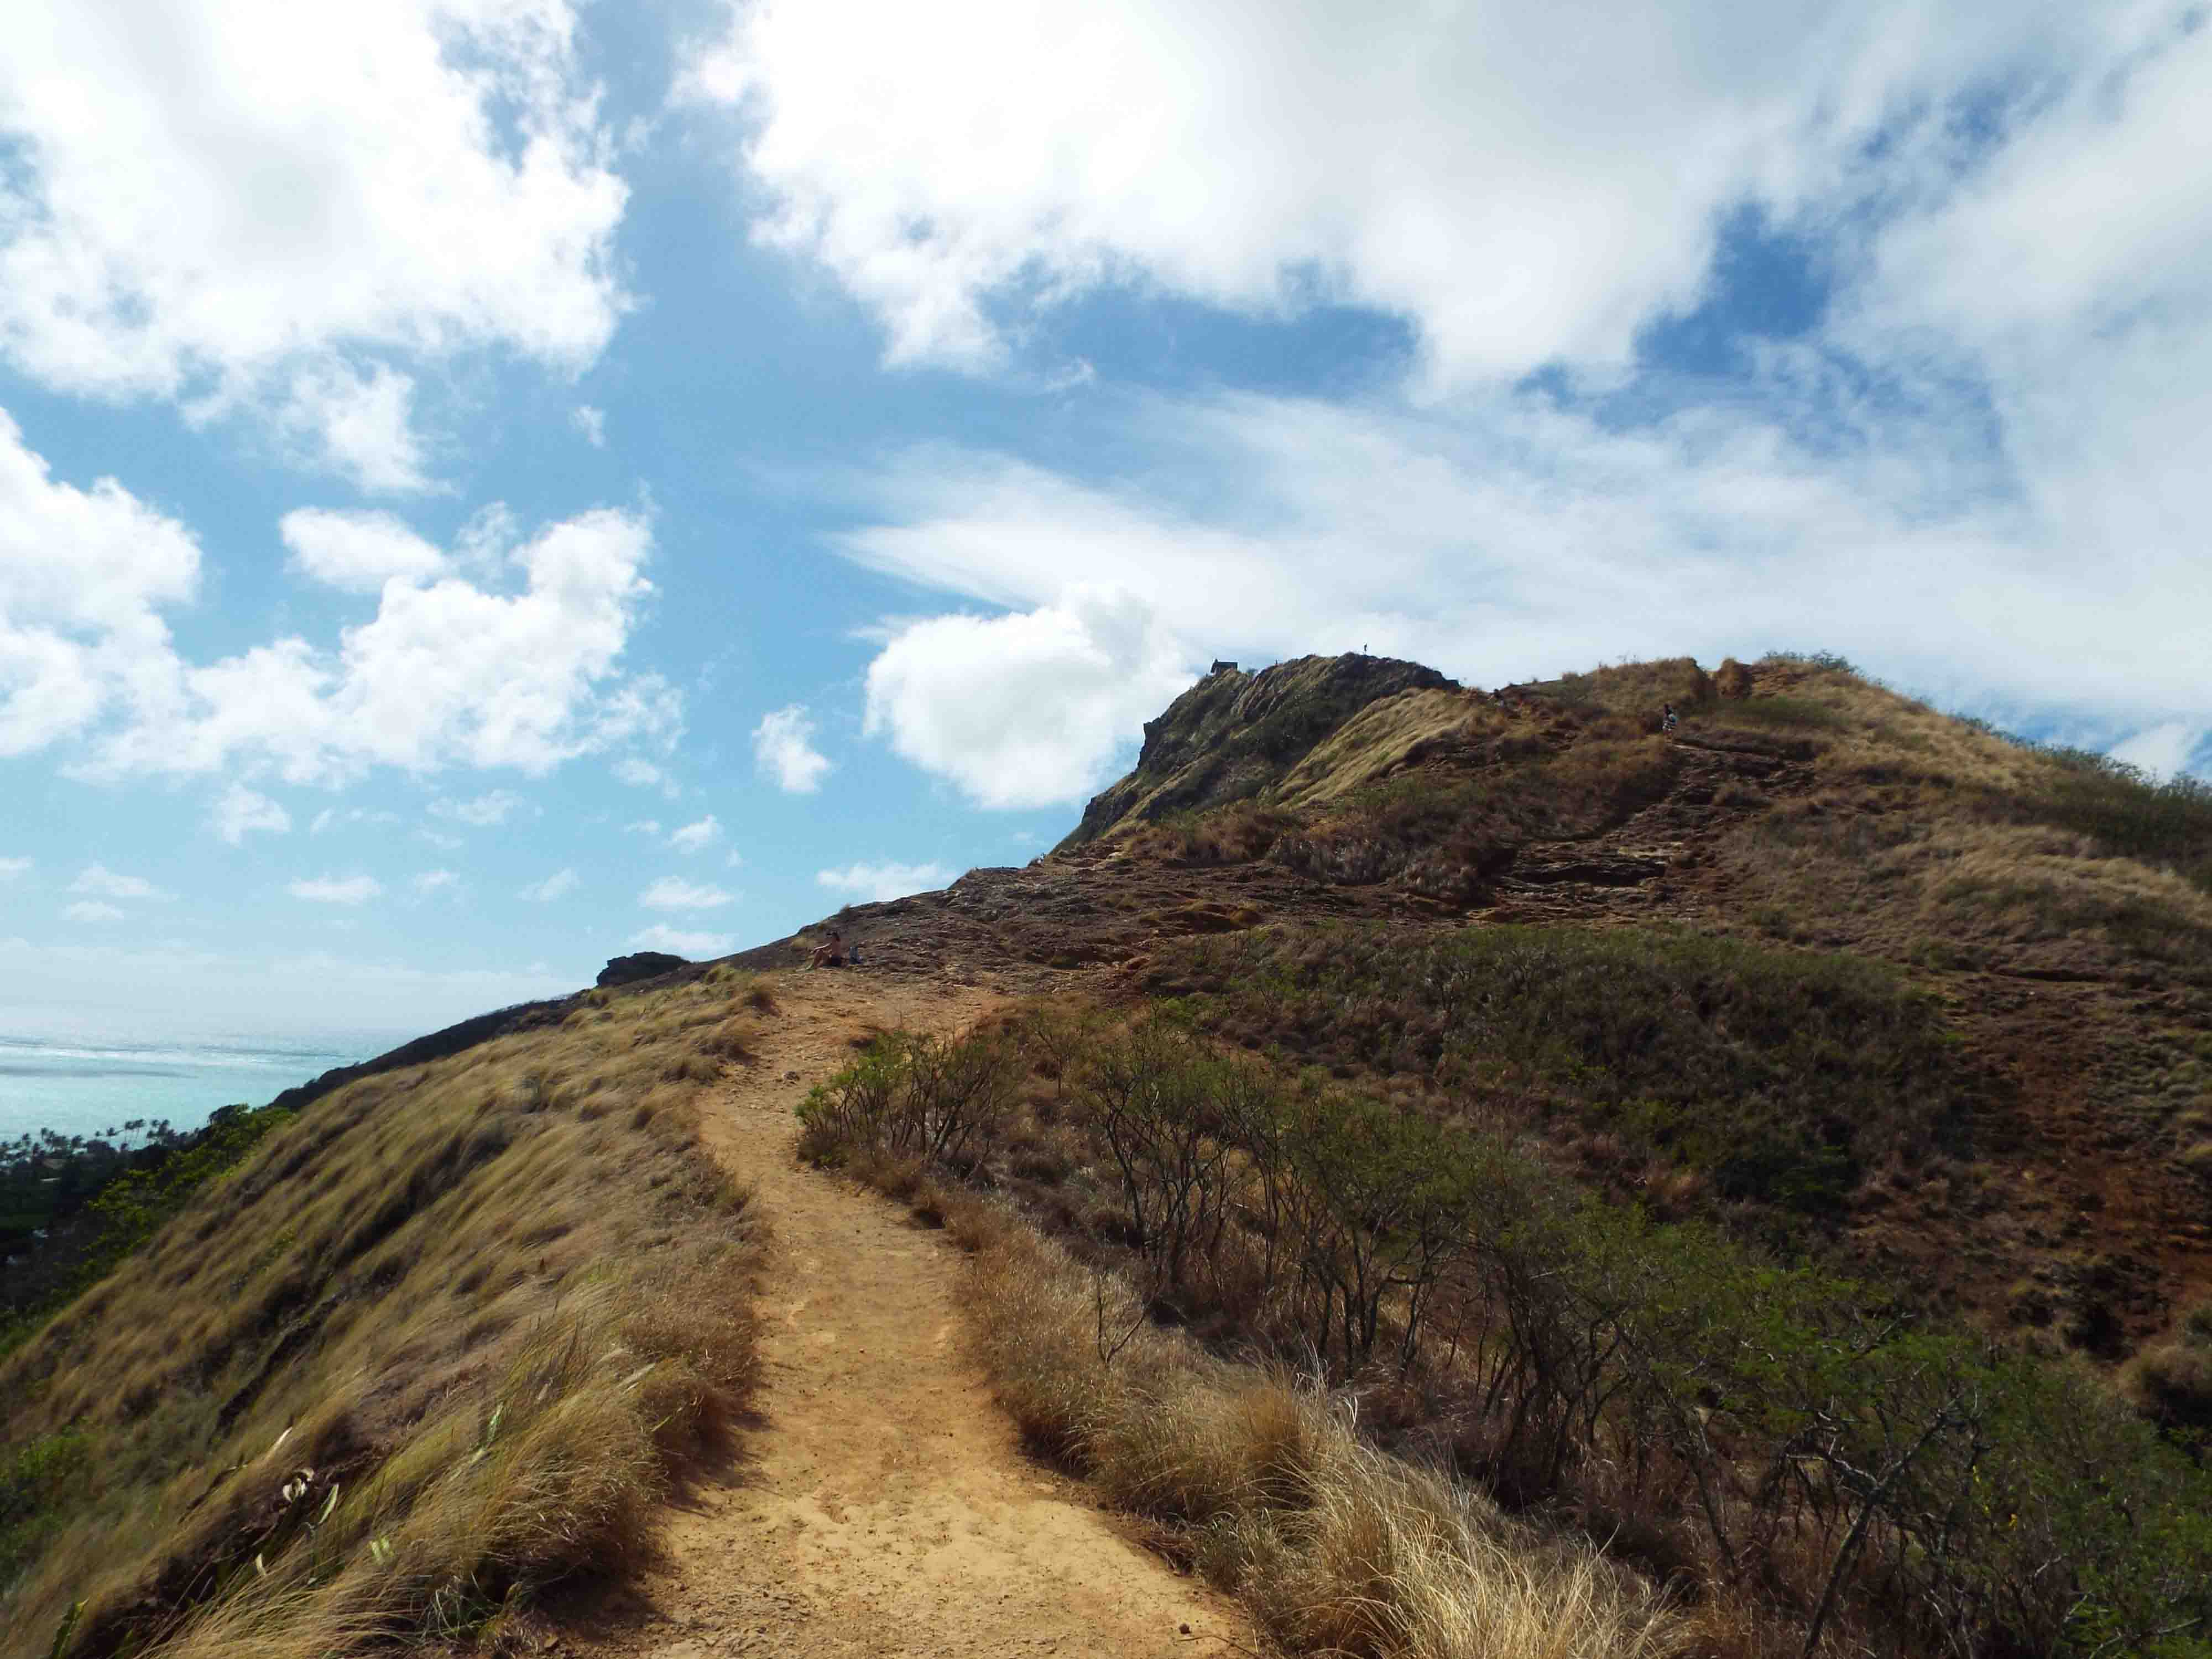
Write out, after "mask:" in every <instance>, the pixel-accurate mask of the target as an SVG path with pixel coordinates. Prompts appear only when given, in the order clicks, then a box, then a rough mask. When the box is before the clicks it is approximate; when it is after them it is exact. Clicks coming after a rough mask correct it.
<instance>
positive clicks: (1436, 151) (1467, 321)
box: [682, 0, 2185, 383]
mask: <svg viewBox="0 0 2212 1659" xmlns="http://www.w3.org/2000/svg"><path fill="white" fill-rule="evenodd" d="M2183 5H2184V0H2171V3H2166V4H2160V5H2146V6H2137V7H2132V8H2117V7H2115V8H2106V9H2101V10H2100V9H2080V11H2081V15H2073V14H2071V13H2069V12H2067V11H2065V10H2063V9H2056V8H2049V7H2040V6H2034V7H2017V8H1996V7H1990V8H1984V9H1965V8H1957V7H1952V8H1936V7H1930V6H1929V5H1927V4H1925V3H1923V0H1876V3H1871V4H1867V5H1862V6H1857V7H1838V6H1833V5H1829V4H1824V3H1819V0H1780V3H1777V4H1773V5H1769V6H1766V7H1763V8H1761V9H1759V12H1758V14H1757V15H1756V16H1755V17H1747V15H1745V14H1744V13H1743V12H1741V10H1739V9H1728V8H1723V7H1716V6H1705V7H1683V6H1676V7H1671V8H1656V7H1649V8H1642V9H1631V10H1628V11H1623V12H1620V13H1618V14H1608V15H1607V21H1606V22H1605V23H1604V24H1603V26H1602V27H1592V25H1591V21H1590V19H1589V16H1588V15H1586V14H1585V13H1583V12H1582V11H1581V10H1578V9H1575V8H1571V7H1566V8H1563V7H1559V6H1556V5H1550V4H1546V3H1543V0H1504V3H1493V4H1486V5H1483V6H1480V7H1465V6H1453V5H1446V6H1429V7H1396V8H1391V9H1387V10H1385V11H1383V12H1378V11H1377V10H1376V9H1375V8H1374V7H1372V6H1370V5H1365V4H1360V3H1355V0H1316V3H1310V4H1301V5H1297V6H1276V7H1260V8H1255V7H1252V6H1249V5H1246V4H1243V3H1240V0H1127V3H1121V4H1115V5H1111V6H1092V7H1086V8H1083V9H1080V10H1079V12H1071V11H1068V10H1066V9H1058V8H1053V7H1039V6H1036V5H1033V4H1030V3H1027V0H972V3H969V4H967V5H965V6H963V8H962V9H961V14H960V21H959V24H958V26H957V27H946V26H945V18H944V17H943V15H941V14H939V13H938V12H936V11H934V10H932V9H929V8H927V7H921V8H917V7H913V6H897V5H888V4H884V3H880V0H809V3H805V4H792V3H782V4H757V5H744V6H734V5H733V6H732V9H731V20H732V21H731V27H730V30H729V33H728V34H727V36H726V38H725V40H723V41H722V42H721V43H720V46H719V47H718V48H717V49H715V50H714V51H713V52H708V53H706V54H703V55H702V57H701V58H700V59H699V60H698V61H697V63H696V67H695V70H694V71H693V73H692V74H691V75H690V76H688V77H687V80H686V82H685V83H684V88H682V90H683V92H684V94H688V95H689V96H690V97H691V98H694V99H700V100H708V101H713V102H721V103H726V104H732V105H735V106H738V111H739V113H740V116H741V119H742V131H743V139H742V166H743V171H744V175H745V179H744V183H745V185H746V186H747V188H748V189H749V190H750V191H766V192H767V193H768V195H769V198H770V201H771V203H772V206H771V208H770V209H769V211H768V212H767V214H766V215H765V216H763V219H762V220H761V222H759V223H758V224H757V227H756V230H755V235H756V237H757V239H758V240H762V241H763V242H766V243H768V244H769V245H771V246H776V247H780V248H785V249H789V250H793V251H795V252H799V253H802V254H805V255H807V256H810V257H811V258H814V259H816V260H817V261H819V262H820V263H821V264H823V266H824V267H826V268H827V269H828V270H829V271H830V272H831V273H832V274H833V275H834V276H836V278H837V279H838V280H840V281H841V282H842V283H844V284H845V285H846V286H847V287H848V289H850V290H851V291H852V292H853V293H854V295H856V296H857V297H859V298H860V300H861V301H862V302H864V303H865V304H866V305H868V306H869V307H872V308H873V309H874V310H875V311H876V312H877V313H878V314H879V315H880V316H881V317H882V319H883V321H884V325H885V327H886V329H887V331H888V332H889V348H888V355H889V356H890V359H891V360H892V361H893V362H922V361H934V362H948V363H951V364H955V365H959V366H963V367H968V368H987V367H991V366H994V365H995V364H998V363H1000V362H1002V361H1003V359H1004V357H1005V356H1006V337H1008V336H1009V335H1010V334H1018V333H1019V332H1020V331H1023V330H1024V327H1025V326H1026V325H1028V323H1029V322H1030V319H1032V318H1033V316H1034V315H1035V313H1037V312H1038V311H1040V310H1042V309H1045V308H1048V307H1051V306H1053V305H1054V304H1056V303H1060V302H1061V301H1066V300H1067V299H1069V298H1071V297H1072V296H1073V295H1077V294H1079V293H1082V292H1084V291H1085V290H1089V289H1097V288H1099V287H1104V286H1120V287H1124V288H1128V289H1138V290H1139V291H1142V290H1145V289H1167V290H1171V291H1174V292H1176V293H1179V294H1182V295H1189V296H1192V297H1194V298H1197V299H1199V300H1201V301H1209V302H1212V303H1214V304H1216V305H1220V306H1225V307H1233V308H1236V309H1237V310H1240V311H1243V312H1247V313H1255V314H1259V315H1263V316H1276V315H1280V314H1283V313H1291V312H1296V311H1298V310H1301V309H1304V308H1305V307H1309V306H1311V305H1316V304H1322V303H1348V304H1352V305H1356V306H1360V307H1370V308H1372V309H1375V310H1378V311H1382V312H1386V313H1393V314H1395V315H1397V316H1401V317H1403V318H1406V319H1408V320H1409V321H1410V322H1411V323H1412V325H1413V327H1414V329H1415V331H1416V332H1417V334H1418V336H1419V339H1420V341H1421V343H1422V344H1423V346H1424V348H1425V350H1426V352H1427V354H1428V356H1429V358H1430V360H1431V364H1432V365H1433V366H1434V367H1435V368H1437V370H1438V371H1439V373H1440V377H1441V379H1442V380H1444V381H1454V380H1456V381H1460V382H1462V383H1465V382H1467V381H1469V380H1479V379H1481V378H1485V377H1489V376H1507V377H1510V376H1513V375H1517V374H1521V373H1522V372H1525V371H1527V370H1528V369H1531V368H1535V367H1537V366H1539V365H1541V364H1542V363H1545V362H1549V361H1552V360H1553V359H1556V358H1568V359H1573V360H1576V361H1580V362H1593V363H1610V364H1620V363H1624V362H1626V361H1627V360H1628V358H1629V356H1630V352H1631V348H1632V342H1633V340H1634V337H1635V335H1636V331H1637V330H1638V327H1639V325H1642V324H1643V323H1644V322H1645V321H1647V320H1648V319H1650V318H1652V317H1654V316H1656V315H1658V314H1660V313H1664V312H1666V311H1668V310H1672V309H1679V308H1683V307H1686V306H1688V305H1689V304H1690V303H1692V302H1693V301H1695V299H1696V298H1697V297H1698V296H1699V293H1700V291H1701V289H1702V288H1703V285H1704V283H1705V279H1706V276H1707V268H1708V265H1709V263H1710V261H1711V255H1712V252H1713V249H1714V246H1715V243H1716V240H1717V231H1718V227H1719V226H1720V224H1721V223H1722V222H1723V219H1724V218H1725V216H1726V215H1727V213H1728V211H1729V210H1731V209H1732V208H1734V207H1735V206H1736V205H1738V204H1741V203H1743V202H1747V201H1751V202H1759V203H1761V204H1766V205H1767V206H1769V207H1770V208H1771V210H1774V211H1776V212H1778V213H1783V214H1787V213H1789V212H1790V211H1792V210H1796V208H1798V207H1799V206H1800V204H1802V203H1803V202H1804V201H1805V200H1806V199H1807V198H1808V197H1811V196H1814V194H1816V193H1817V192H1819V191H1821V190H1823V189H1824V188H1826V187H1829V186H1830V185H1832V181H1833V179H1835V177H1836V175H1837V174H1838V173H1841V172H1843V171H1844V170H1846V169H1847V168H1849V167H1851V166H1853V165H1861V166H1863V165H1867V163H1866V161H1865V159H1864V158H1865V157H1866V156H1867V155H1868V153H1869V145H1868V140H1869V138H1870V137H1873V136H1874V135H1875V132H1876V131H1878V130H1880V129H1881V128H1882V126H1883V125H1884V124H1885V122H1888V121H1893V120H1894V119H1896V118H1898V117H1899V115H1900V114H1901V113H1904V112H1911V111H1915V110H1918V111H1923V112H1927V115H1928V119H1929V125H1931V126H1941V125H1942V123H1943V122H1944V121H1945V120H1946V119H1947V118H1948V117H1949V116H1950V114H1951V113H1952V112H1951V111H1950V110H1949V109H1948V107H1947V100H1948V99H1950V98H1952V97H1954V96H1963V95H1964V94H1966V92H1967V91H1969V90H1982V89H1984V88H1986V86H1987V85H1989V84H1990V82H1999V83H2002V81H2003V80H2004V79H2005V77H2006V76H2007V75H2008V72H2011V73H2019V74H2027V73H2030V72H2033V71H2044V72H2049V71H2053V70H2062V69H2063V68H2066V67H2069V66H2071V65H2073V64H2076V63H2078V62H2080V61H2081V60H2084V59H2097V58H2105V59H2106V60H2108V61H2109V60H2110V59H2112V58H2115V57H2117V56H2118V55H2120V54H2122V53H2123V52H2124V50H2125V49H2126V48H2127V47H2128V46H2131V45H2132V44H2133V43H2134V41H2135V39H2136V35H2137V33H2138V29H2139V27H2140V24H2139V21H2138V20H2139V19H2140V18H2141V17H2142V15H2144V14H2146V13H2154V14H2158V15H2163V16H2168V17H2171V16H2177V15H2181V13H2182V11H2183ZM2122 14H2129V15H2122ZM2174 165H2176V166H2180V165H2185V161H2181V160H2180V159H2179V157H2177V158H2175V161H2174ZM2147 211H2148V210H2147Z"/></svg>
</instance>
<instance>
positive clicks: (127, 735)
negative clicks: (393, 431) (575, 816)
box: [0, 413, 683, 785]
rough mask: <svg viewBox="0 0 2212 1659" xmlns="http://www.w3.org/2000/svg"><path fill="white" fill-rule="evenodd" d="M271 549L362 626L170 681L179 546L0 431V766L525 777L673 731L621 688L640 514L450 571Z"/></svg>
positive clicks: (567, 529) (140, 509) (336, 532)
mask: <svg viewBox="0 0 2212 1659" xmlns="http://www.w3.org/2000/svg"><path fill="white" fill-rule="evenodd" d="M481 517H482V515H479V519H481ZM281 529H282V533H283V537H284V539H285V541H286V543H287V544H288V546H289V548H290V550H291V554H292V558H293V561H294V563H295V568H297V569H298V570H299V571H300V572H301V574H305V575H307V576H309V577H311V578H312V579H313V580H316V581H318V582H321V583H325V584H328V585H331V586H336V587H337V588H339V589H341V590H343V591H346V592H358V593H362V594H364V595H367V594H369V593H374V596H375V611H374V615H373V616H371V617H368V618H367V619H366V620H364V621H362V622H359V623H355V624H354V625H352V626H349V627H346V628H344V629H343V630H342V631H341V632H340V634H339V636H338V638H337V641H336V642H335V644H317V643H313V642H311V641H308V640H307V639H304V638H301V637H300V636H299V635H284V636H280V637H278V638H276V639H273V640H270V641H266V642H264V643H262V644H258V645H255V646H252V647H249V648H247V649H246V650H244V651H242V652H240V653H236V654H234V655H232V656H228V657H225V658H222V659H218V660H216V661H213V662H206V663H193V662H190V661H188V660H186V659H185V658H184V657H183V656H182V655H181V654H180V653H179V651H178V650H177V648H176V647H175V643H174V641H173V639H172V637H171V635H170V632H169V629H168V626H167V623H166V622H165V621H164V619H163V615H162V613H163V611H164V610H165V609H166V608H167V607H170V606H173V605H179V604H182V603H183V602H185V601H186V600H188V599H191V597H192V596H193V594H194V592H196V591H197V585H198V581H199V578H200V552H199V548H198V545H197V542H196V541H195V539H194V538H193V537H192V536H191V533H190V532H188V531H187V530H185V528H184V527H183V526H180V525H179V524H177V523H176V522H175V521H174V520H170V519H167V518H166V517H164V516H162V515H161V514H160V513H156V512H155V511H153V510H152V509H150V508H149V507H146V506H145V505H144V504H143V503H142V502H140V501H137V499H136V498H135V497H133V496H132V495H131V494H130V493H129V491H127V490H126V489H124V488H123V487H122V486H121V485H120V484H119V483H117V482H116V481H114V480H112V479H101V480H100V481H99V482H98V483H94V485H92V486H91V487H90V488H89V489H81V488H79V487H77V486H76V485H73V484H70V483H67V482H64V481H60V480H57V479H55V478H53V477H51V476H50V471H49V469H48V468H47V466H46V463H45V461H44V460H43V459H41V458H40V457H39V456H38V455H36V454H34V453H32V452H31V451H30V450H29V449H28V448H27V447H25V445H24V444H23V442H22V441H21V433H20V431H19V430H18V428H16V427H15V425H14V424H13V422H10V421H9V420H8V418H7V417H6V416H5V414H4V413H0V755H5V754H22V753H27V752H29V751H31V750H38V749H42V748H47V747H51V746H54V745H57V744H72V746H73V747H74V748H75V750H76V752H74V753H73V754H72V755H71V756H70V764H71V766H72V767H73V769H76V770H78V771H80V772H82V773H84V774H88V775H104V776H110V777H113V776H122V775H149V774H168V775H194V774H207V773H212V772H217V771H222V770H225V769H231V768H232V767H234V766H238V765H243V766H246V767H248V768H253V769H263V770H266V771H269V772H273V773H274V774H275V775H277V776H279V777H281V778H282V779H283V781H286V782H288V783H294V784H303V783H317V784H325V785H330V784H338V783H343V782H346V781H351V780H353V779H355V778H357V777H359V776H361V775H362V774H364V773H366V772H367V771H368V770H369V769H372V768H374V767H377V766H390V767H396V768H400V769H404V770H407V771H410V772H415V773H426V772H433V771H436V770H439V769H442V768H447V767H453V766H463V767H479V768H489V767H511V768H513V769H516V770H519V771H521V772H524V773H526V774H529V775H542V774H544V773H545V772H547V771H549V770H550V769H552V768H554V767H556V766H557V765H559V764H560V763H562V762H563V761H565V760H568V759H569V758H572V757H574V756H577V755H580V754H584V753H587V752H592V751H594V750H609V749H615V748H618V747H633V746H636V745H639V744H644V745H647V746H650V745H653V744H660V745H663V746H665V745H666V744H671V743H672V742H673V741H674V738H675V734H676V733H677V732H680V731H681V729H682V724H683V716H682V704H681V700H680V698H679V697H678V695H677V693H676V692H675V690H673V688H671V687H670V686H669V685H668V684H666V682H665V681H664V680H662V679H660V678H659V677H658V676H655V675H652V674H641V675H633V676H629V677H627V678H625V677H624V676H623V675H622V674H621V673H620V672H619V671H618V664H619V661H620V659H621V657H622V654H623V649H624V647H625V646H626V645H627V644H628V642H629V635H630V633H631V630H632V629H633V628H634V627H635V623H636V621H637V617H638V615H639V613H640V611H641V607H642V606H643V605H644V604H645V602H646V599H647V597H648V596H649V595H650V593H651V592H652V591H653V589H652V584H651V583H649V582H648V581H647V580H646V579H645V577H644V575H643V574H642V570H643V567H644V565H645V562H646V560H647V557H648V556H649V554H650V552H651V550H652V542H653V537H652V532H651V529H650V527H649V526H648V525H647V522H646V521H645V520H644V519H642V518H641V517H640V516H638V515H637V514H635V513H626V512H620V511H614V510H608V509H602V510H598V511H593V512H587V513H580V514H579V515H577V516H576V517H574V518H571V519H567V520H562V521H560V522H558V523H556V524H552V525H550V526H545V527H544V529H542V530H541V531H540V532H538V534H537V535H536V536H534V537H532V538H530V539H529V540H527V541H526V542H523V543H521V544H520V545H516V546H512V547H508V548H506V549H505V550H503V551H500V552H498V553H497V554H496V555H495V556H490V557H487V556H485V555H484V553H483V550H482V549H481V548H475V547H469V548H463V549H460V550H457V553H456V555H455V556H452V557H449V556H447V555H445V554H442V553H441V552H440V551H439V550H437V549H435V548H433V547H431V546H429V545H428V544H427V543H424V542H422V540H421V538H417V537H416V536H415V535H414V534H413V533H412V532H410V531H409V530H408V529H407V528H406V526H404V525H402V524H400V523H399V522H398V520H393V519H390V518H389V517H387V516H385V515H381V514H363V513H330V512H306V511H303V512H297V513H290V514H288V515H287V516H286V517H285V519H284V520H283V525H282V526H281ZM477 531H478V532H479V533H480V534H489V533H491V532H489V531H486V530H485V529H484V527H483V526H482V525H478V526H477ZM464 566H468V567H473V568H476V569H477V570H478V571H481V570H482V569H483V568H484V567H487V566H488V567H489V574H471V575H463V574H459V568H461V567H464Z"/></svg>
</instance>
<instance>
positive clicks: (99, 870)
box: [69, 864, 168, 899]
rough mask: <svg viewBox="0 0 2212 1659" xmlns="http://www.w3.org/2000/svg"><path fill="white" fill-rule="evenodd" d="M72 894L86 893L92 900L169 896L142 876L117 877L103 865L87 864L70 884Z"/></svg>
mask: <svg viewBox="0 0 2212 1659" xmlns="http://www.w3.org/2000/svg"><path fill="white" fill-rule="evenodd" d="M69 890H70V892H72V893H86V894H89V895H91V896H93V897H94V898H111V899H165V898H167V897H168V895H167V893H165V892H163V891H162V890H161V889H160V888H158V887H156V886H155V885H154V884H153V883H152V882H150V881H148V880H147V879H146V878H144V877H143V876H125V875H119V874H118V873H117V872H115V871H112V870H111V869H109V868H108V867H107V866H106V865H104V864H88V865H86V866H84V868H83V869H82V870H80V871H79V872H77V877H76V880H75V881H73V882H71V883H70V887H69Z"/></svg>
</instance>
